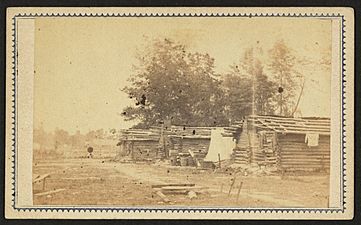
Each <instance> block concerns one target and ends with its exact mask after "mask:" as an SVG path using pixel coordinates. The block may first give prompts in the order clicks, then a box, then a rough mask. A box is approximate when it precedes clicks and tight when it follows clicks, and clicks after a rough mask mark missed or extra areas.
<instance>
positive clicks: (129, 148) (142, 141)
mask: <svg viewBox="0 0 361 225" xmlns="http://www.w3.org/2000/svg"><path fill="white" fill-rule="evenodd" d="M159 140H160V134H159V132H158V131H157V130H142V129H128V130H123V131H122V132H121V136H120V141H119V143H118V146H119V148H118V152H117V155H116V158H117V159H120V158H124V157H127V158H129V159H130V160H132V161H134V162H137V161H148V162H152V161H155V160H156V159H157V158H158V156H159V149H160V143H159Z"/></svg>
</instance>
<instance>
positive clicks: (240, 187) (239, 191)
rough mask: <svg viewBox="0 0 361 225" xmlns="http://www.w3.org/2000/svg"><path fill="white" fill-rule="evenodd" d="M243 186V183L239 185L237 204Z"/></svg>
mask: <svg viewBox="0 0 361 225" xmlns="http://www.w3.org/2000/svg"><path fill="white" fill-rule="evenodd" d="M242 185H243V182H242V181H241V183H240V184H239V187H238V192H237V202H238V199H239V194H240V193H241V189H242Z"/></svg>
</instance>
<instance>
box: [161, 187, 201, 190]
mask: <svg viewBox="0 0 361 225" xmlns="http://www.w3.org/2000/svg"><path fill="white" fill-rule="evenodd" d="M161 189H162V190H167V191H168V190H197V189H207V187H199V186H193V187H190V186H178V187H176V186H166V187H161Z"/></svg>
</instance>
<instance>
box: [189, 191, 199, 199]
mask: <svg viewBox="0 0 361 225" xmlns="http://www.w3.org/2000/svg"><path fill="white" fill-rule="evenodd" d="M188 198H189V199H194V198H197V194H196V193H195V192H194V191H190V192H188Z"/></svg>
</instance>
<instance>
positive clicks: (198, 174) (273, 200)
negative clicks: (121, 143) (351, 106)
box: [33, 158, 329, 207]
mask: <svg viewBox="0 0 361 225" xmlns="http://www.w3.org/2000/svg"><path fill="white" fill-rule="evenodd" d="M33 174H34V175H33V176H34V177H35V176H36V175H42V174H50V177H48V178H47V179H46V181H45V185H44V186H43V184H42V183H41V182H39V183H36V184H34V185H33V201H34V205H61V206H66V205H68V206H76V205H98V206H102V205H104V206H106V205H108V206H109V205H112V206H148V207H149V206H165V205H172V206H213V207H327V204H328V195H329V177H328V175H327V174H312V175H310V174H307V175H297V176H295V175H290V174H289V175H284V176H282V177H281V176H279V175H268V176H256V175H248V176H245V175H240V174H238V175H235V174H233V173H232V172H231V171H229V172H227V171H223V172H213V171H212V170H199V169H196V168H190V167H171V166H168V165H165V164H134V163H120V162H114V161H111V160H104V159H103V160H102V159H85V158H84V159H61V160H46V161H45V160H44V161H36V162H34V165H33ZM234 177H235V178H236V180H235V185H234V188H233V190H232V191H231V194H230V195H228V192H229V189H230V185H231V183H232V179H234ZM167 183H194V184H196V185H197V186H202V187H204V188H206V189H205V190H204V191H203V192H202V193H200V194H198V195H197V198H195V199H189V198H188V197H187V195H183V194H177V195H168V198H169V199H170V200H171V202H170V203H164V202H163V201H162V199H161V198H160V197H159V196H158V195H156V194H155V193H154V191H153V190H152V188H151V185H154V184H167ZM241 183H242V185H241V189H239V186H240V184H241ZM43 188H44V189H43ZM58 189H62V190H60V191H58V192H55V193H54V192H53V193H51V191H53V190H58ZM239 190H240V192H239V196H238V200H237V195H238V191H239ZM44 192H45V193H47V192H48V193H49V194H44V195H41V193H44ZM39 193H40V195H39Z"/></svg>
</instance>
